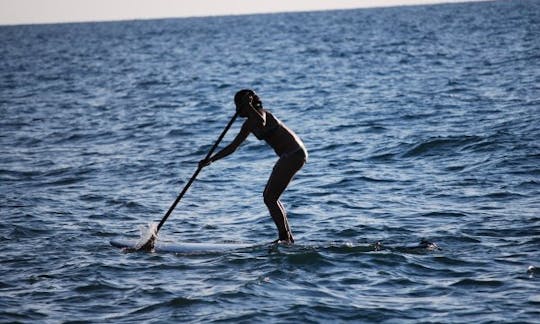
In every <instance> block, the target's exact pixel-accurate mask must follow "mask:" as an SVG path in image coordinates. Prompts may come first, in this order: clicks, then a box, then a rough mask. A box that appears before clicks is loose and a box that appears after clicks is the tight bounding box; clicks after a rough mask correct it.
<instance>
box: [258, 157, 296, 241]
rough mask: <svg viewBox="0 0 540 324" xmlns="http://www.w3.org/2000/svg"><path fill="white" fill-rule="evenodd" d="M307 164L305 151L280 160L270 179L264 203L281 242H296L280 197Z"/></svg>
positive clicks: (264, 195) (265, 191)
mask: <svg viewBox="0 0 540 324" xmlns="http://www.w3.org/2000/svg"><path fill="white" fill-rule="evenodd" d="M305 162H306V158H305V155H304V153H303V151H299V152H296V153H294V154H291V155H290V156H287V157H282V158H280V159H279V160H278V161H277V163H276V165H275V166H274V169H273V170H272V174H271V175H270V179H268V183H267V184H266V188H265V189H264V194H263V197H264V203H265V204H266V207H268V211H269V212H270V216H272V219H273V220H274V223H276V227H277V229H278V233H279V240H283V241H290V242H294V239H293V237H292V233H291V229H290V227H289V222H288V220H287V213H286V212H285V208H284V207H283V204H282V203H281V201H279V197H280V196H281V194H282V193H283V192H284V191H285V189H286V188H287V186H288V185H289V183H290V182H291V180H292V178H293V176H294V175H295V174H296V172H298V170H300V169H301V168H302V166H303V165H304V163H305Z"/></svg>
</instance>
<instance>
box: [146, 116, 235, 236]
mask: <svg viewBox="0 0 540 324" xmlns="http://www.w3.org/2000/svg"><path fill="white" fill-rule="evenodd" d="M236 117H238V113H235V114H234V116H233V117H232V118H231V120H230V121H229V123H228V124H227V126H226V127H225V129H224V130H223V132H221V135H219V137H218V139H217V141H216V142H215V143H214V146H212V148H211V149H210V151H208V154H206V158H205V160H208V159H209V158H210V157H211V156H212V153H214V151H215V150H216V148H217V147H218V145H219V143H220V142H221V140H222V139H223V137H225V134H226V133H227V131H228V130H229V128H231V126H232V124H233V123H234V121H235V120H236ZM201 170H202V168H201V166H198V167H197V170H196V171H195V173H193V175H192V176H191V179H189V181H188V183H187V184H186V185H185V186H184V189H182V192H180V194H179V195H178V197H176V200H175V201H174V202H173V204H172V205H171V207H169V210H168V211H167V213H166V214H165V216H163V218H162V219H161V221H160V222H159V225H158V227H157V229H156V234H157V232H159V230H160V229H161V226H163V224H164V223H165V221H166V220H167V218H169V216H170V215H171V213H172V212H173V210H174V208H176V205H178V203H179V202H180V199H182V197H184V194H185V193H186V192H187V191H188V189H189V187H190V186H191V184H192V183H193V182H194V181H195V179H196V178H197V176H198V175H199V172H201Z"/></svg>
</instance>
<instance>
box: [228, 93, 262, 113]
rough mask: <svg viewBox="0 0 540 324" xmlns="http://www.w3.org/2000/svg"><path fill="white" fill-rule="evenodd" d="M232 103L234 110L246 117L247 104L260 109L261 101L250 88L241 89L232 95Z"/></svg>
mask: <svg viewBox="0 0 540 324" xmlns="http://www.w3.org/2000/svg"><path fill="white" fill-rule="evenodd" d="M234 104H235V105H236V111H237V112H238V115H240V117H247V116H248V113H247V110H246V109H247V108H248V106H247V105H251V106H252V107H253V108H255V109H262V107H263V106H262V101H261V99H260V98H259V96H257V94H256V93H255V91H253V90H251V89H243V90H240V91H238V92H237V93H236V94H235V95H234Z"/></svg>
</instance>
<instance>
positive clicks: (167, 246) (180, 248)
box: [110, 239, 254, 254]
mask: <svg viewBox="0 0 540 324" xmlns="http://www.w3.org/2000/svg"><path fill="white" fill-rule="evenodd" d="M110 243H111V245H112V246H114V247H117V248H120V249H126V250H133V251H136V250H138V248H137V243H138V242H137V241H131V240H121V239H114V240H111V241H110ZM253 246H254V245H252V244H245V243H194V242H180V243H174V244H173V243H161V242H157V243H156V244H155V246H154V250H153V251H154V252H157V253H159V252H164V253H179V254H206V253H223V252H232V251H236V250H241V249H245V248H249V247H253Z"/></svg>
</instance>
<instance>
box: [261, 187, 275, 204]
mask: <svg viewBox="0 0 540 324" xmlns="http://www.w3.org/2000/svg"><path fill="white" fill-rule="evenodd" d="M263 200H264V203H265V204H266V206H275V205H277V201H278V197H277V196H276V195H275V194H273V193H272V192H271V191H269V190H265V191H264V192H263Z"/></svg>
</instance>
